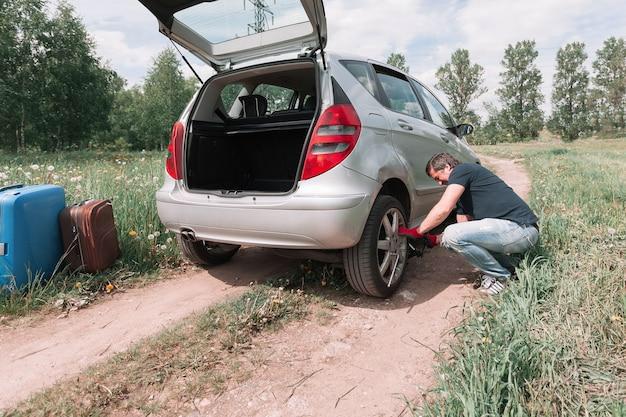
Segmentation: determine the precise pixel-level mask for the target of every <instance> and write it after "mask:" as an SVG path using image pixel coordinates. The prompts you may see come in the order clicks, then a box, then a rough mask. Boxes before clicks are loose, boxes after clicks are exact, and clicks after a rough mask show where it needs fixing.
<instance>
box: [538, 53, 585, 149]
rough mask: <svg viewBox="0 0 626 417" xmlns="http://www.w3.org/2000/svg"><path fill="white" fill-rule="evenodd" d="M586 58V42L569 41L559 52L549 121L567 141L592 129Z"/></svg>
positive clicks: (553, 128)
mask: <svg viewBox="0 0 626 417" xmlns="http://www.w3.org/2000/svg"><path fill="white" fill-rule="evenodd" d="M586 59H587V54H586V53H585V44H584V43H581V42H573V43H570V44H567V45H565V47H563V48H561V49H559V52H558V53H557V55H556V73H555V75H554V84H553V88H552V117H551V120H550V121H549V123H548V124H549V127H550V128H551V130H553V131H554V132H555V133H557V134H559V135H561V137H562V138H563V139H564V140H567V141H571V140H574V139H577V138H579V137H580V136H581V135H583V134H584V132H586V131H587V130H588V129H589V111H588V108H587V103H588V100H587V88H588V86H589V72H588V71H587V70H586V69H585V60H586Z"/></svg>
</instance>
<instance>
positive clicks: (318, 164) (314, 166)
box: [302, 104, 361, 180]
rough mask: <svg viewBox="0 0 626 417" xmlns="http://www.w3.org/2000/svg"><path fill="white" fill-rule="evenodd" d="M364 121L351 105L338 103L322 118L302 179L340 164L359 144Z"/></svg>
mask: <svg viewBox="0 0 626 417" xmlns="http://www.w3.org/2000/svg"><path fill="white" fill-rule="evenodd" d="M359 133H361V121H360V120H359V116H357V114H356V111H355V110H354V107H352V105H350V104H335V105H334V106H330V107H329V108H327V109H326V110H325V111H324V113H322V115H321V116H320V117H319V119H318V120H317V123H316V125H315V128H314V129H313V136H312V137H311V142H310V143H309V149H308V150H307V154H306V158H305V160H304V168H303V170H302V179H303V180H308V179H309V178H313V177H315V176H317V175H320V174H322V173H324V172H326V171H328V170H329V169H331V168H333V167H335V166H337V165H338V164H339V163H340V162H341V161H343V160H344V159H346V157H347V156H348V155H350V152H352V149H354V147H355V146H356V142H357V140H358V139H359Z"/></svg>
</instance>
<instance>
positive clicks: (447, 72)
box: [435, 49, 487, 123]
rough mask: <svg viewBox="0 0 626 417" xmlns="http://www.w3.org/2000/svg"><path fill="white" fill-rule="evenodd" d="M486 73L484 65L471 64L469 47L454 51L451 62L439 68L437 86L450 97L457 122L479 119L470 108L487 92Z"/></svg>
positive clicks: (453, 114) (451, 108) (451, 109)
mask: <svg viewBox="0 0 626 417" xmlns="http://www.w3.org/2000/svg"><path fill="white" fill-rule="evenodd" d="M484 74H485V70H484V69H483V67H481V66H480V65H478V64H473V65H472V64H471V62H470V58H469V51H468V50H467V49H457V50H456V51H454V52H453V53H452V57H451V59H450V62H447V63H446V64H444V65H443V66H441V67H439V69H438V70H437V73H436V74H435V75H436V77H437V84H436V85H435V87H436V88H438V89H439V90H441V91H443V92H444V94H445V95H446V96H447V97H448V100H449V101H450V111H451V112H452V117H454V119H455V120H456V121H457V122H463V121H473V122H474V123H475V122H476V120H477V119H478V116H477V115H476V113H475V112H473V111H472V110H470V109H469V104H470V103H471V102H472V100H475V99H477V98H478V97H480V96H481V95H483V94H485V93H486V92H487V88H486V87H485V86H484V82H485V76H484Z"/></svg>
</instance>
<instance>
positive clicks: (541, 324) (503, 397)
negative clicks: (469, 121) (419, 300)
mask: <svg viewBox="0 0 626 417" xmlns="http://www.w3.org/2000/svg"><path fill="white" fill-rule="evenodd" d="M478 151H479V152H481V153H487V154H491V155H496V156H508V157H516V158H517V157H524V158H525V161H526V163H527V166H528V168H529V170H530V173H531V176H532V180H533V181H532V185H533V188H532V193H531V205H532V206H533V208H534V209H535V210H536V212H537V213H539V215H540V225H541V246H540V247H539V248H537V249H536V250H535V251H534V252H533V253H531V254H529V255H528V257H527V259H526V261H525V262H524V263H523V264H522V266H521V267H520V268H519V270H518V276H519V281H518V282H516V283H514V284H513V285H511V286H510V289H509V290H507V292H505V293H504V294H503V295H502V296H500V297H498V298H496V299H494V300H491V301H486V302H484V303H481V304H480V305H478V306H475V307H474V310H472V311H471V312H470V314H468V316H467V318H466V319H465V320H464V322H463V323H462V324H461V325H460V326H459V327H457V328H456V329H455V335H456V338H455V340H454V341H453V342H452V343H451V346H450V350H449V357H446V358H443V357H442V358H441V359H440V363H439V367H438V371H437V372H438V382H437V386H436V388H435V389H434V390H433V391H432V392H431V393H430V394H429V395H428V396H427V401H426V404H425V405H424V406H423V407H416V408H415V411H414V413H415V415H416V416H417V415H427V416H468V417H469V416H614V417H617V416H625V415H626V403H625V401H624V399H625V398H626V325H625V320H626V260H625V259H626V244H625V242H626V220H625V218H624V211H625V209H626V174H625V172H626V141H623V140H606V141H605V140H602V141H598V140H588V141H579V142H575V143H573V144H561V143H547V144H545V143H542V144H537V143H536V144H532V143H530V144H521V145H515V144H507V145H498V146H489V147H481V148H480V149H478Z"/></svg>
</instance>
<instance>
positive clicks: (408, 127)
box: [140, 0, 477, 297]
mask: <svg viewBox="0 0 626 417" xmlns="http://www.w3.org/2000/svg"><path fill="white" fill-rule="evenodd" d="M140 1H141V3H143V4H144V5H145V6H146V7H147V8H148V9H149V10H150V11H151V12H152V13H153V14H154V15H155V16H156V17H157V19H158V21H159V24H160V31H161V32H162V33H163V34H165V35H166V36H168V37H169V38H170V39H172V40H174V41H175V42H177V43H179V44H180V45H182V46H184V47H185V48H187V49H188V50H190V51H191V52H192V53H193V54H194V55H196V56H197V57H199V58H200V59H202V60H203V61H205V62H206V63H208V64H210V65H211V66H212V67H213V68H214V69H215V70H216V71H217V74H216V75H215V76H213V77H211V78H210V79H209V80H207V81H206V82H205V83H204V85H203V86H202V88H201V89H200V90H199V91H198V93H197V94H196V95H195V96H194V97H193V98H192V100H191V102H190V103H189V105H188V106H187V108H186V109H185V110H184V112H183V114H182V115H181V117H180V119H179V120H178V121H177V122H176V123H175V124H174V127H173V129H172V137H171V142H170V145H169V148H168V149H169V156H168V158H167V161H166V171H167V174H168V175H167V176H166V180H165V183H164V184H163V187H162V188H161V189H160V190H159V191H158V192H157V194H156V199H157V207H158V212H159V216H160V218H161V221H162V222H163V224H164V225H165V226H166V227H167V228H168V229H169V230H171V231H173V232H175V233H176V234H177V236H178V237H179V242H180V245H181V247H182V251H183V253H184V255H185V256H186V257H188V258H189V259H190V260H191V261H193V262H195V263H198V264H217V263H221V262H225V261H227V260H229V259H230V258H231V257H232V256H233V255H234V254H235V253H236V252H237V250H238V249H239V247H240V245H254V246H260V247H266V248H274V249H275V250H277V251H278V252H279V253H281V254H283V255H287V256H298V257H303V258H312V259H318V260H323V261H326V262H333V263H338V262H341V263H342V264H343V266H344V268H345V271H346V276H347V279H348V281H349V283H350V284H351V285H352V287H353V288H354V289H355V290H357V291H359V292H361V293H363V294H368V295H372V296H377V297H386V296H389V295H390V294H391V293H392V292H393V291H394V290H395V289H396V288H397V287H398V285H399V284H400V282H401V279H402V276H403V273H404V270H405V266H406V263H407V260H408V257H407V242H406V238H404V237H401V236H399V235H398V227H399V226H408V225H414V224H416V223H417V222H418V221H420V220H421V219H422V218H423V217H424V216H425V215H426V213H427V212H428V211H429V210H430V208H431V207H432V206H433V205H434V204H435V203H436V202H437V200H438V199H439V197H440V195H441V193H442V192H443V189H444V187H441V186H439V185H437V184H436V183H434V182H433V181H432V179H430V178H429V177H428V176H427V175H426V173H425V171H424V168H425V166H426V163H427V161H428V159H429V158H430V157H431V156H432V155H434V154H435V153H438V152H449V153H451V154H452V155H454V156H455V157H457V158H458V159H459V160H461V161H464V162H470V161H471V162H476V161H477V158H476V155H475V154H474V153H473V152H472V151H471V150H470V149H469V147H468V146H467V143H466V142H465V140H464V139H463V135H464V134H467V133H469V132H470V131H471V126H469V125H456V124H455V123H454V122H453V120H452V118H451V117H450V115H449V113H448V112H447V111H446V109H445V108H444V106H443V105H442V104H441V103H440V102H439V100H437V98H436V97H435V96H434V95H433V94H432V92H431V91H429V90H428V89H427V88H426V87H425V86H424V85H423V84H421V83H419V82H418V81H417V80H415V79H413V78H411V77H410V76H409V75H407V74H405V73H402V72H400V71H398V70H397V69H396V68H393V67H391V66H389V65H386V64H383V63H379V62H375V61H373V60H369V59H366V58H360V57H355V56H348V55H338V54H331V53H328V52H327V51H325V49H324V48H325V46H326V39H327V33H326V18H325V14H324V7H323V3H322V1H321V0H300V1H295V2H294V1H284V0H276V2H275V4H271V5H270V6H269V7H266V6H263V7H261V6H262V5H261V4H260V3H259V4H257V5H256V6H254V5H252V3H248V4H246V2H245V1H244V2H243V4H242V2H241V1H240V0H216V1H211V2H198V1H192V0H140ZM278 55H280V56H281V58H282V59H280V60H277V58H276V57H277V56H278ZM271 57H273V58H271ZM270 59H274V60H273V61H271V62H267V61H269V60H270ZM262 60H265V61H266V62H262V63H259V61H262ZM255 62H256V63H255Z"/></svg>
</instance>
